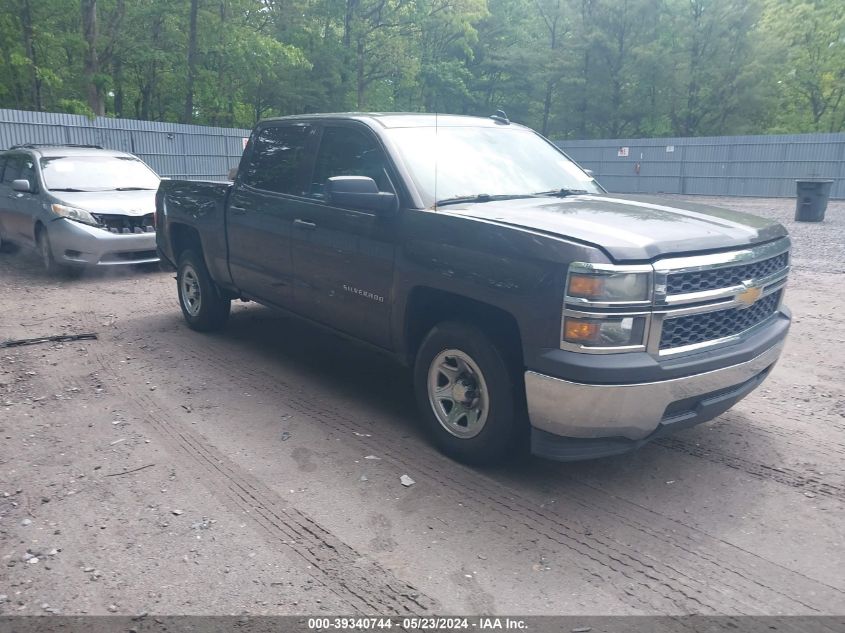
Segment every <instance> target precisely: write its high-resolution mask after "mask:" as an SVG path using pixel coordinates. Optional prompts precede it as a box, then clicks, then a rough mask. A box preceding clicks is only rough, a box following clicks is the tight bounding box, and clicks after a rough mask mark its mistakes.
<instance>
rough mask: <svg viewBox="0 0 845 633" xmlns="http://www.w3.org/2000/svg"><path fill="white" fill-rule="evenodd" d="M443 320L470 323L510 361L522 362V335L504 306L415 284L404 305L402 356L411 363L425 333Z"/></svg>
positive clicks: (521, 363)
mask: <svg viewBox="0 0 845 633" xmlns="http://www.w3.org/2000/svg"><path fill="white" fill-rule="evenodd" d="M443 321H461V322H463V323H468V324H470V325H474V326H476V327H478V328H479V329H480V330H482V331H483V332H484V333H485V334H487V335H488V336H490V337H491V338H492V339H493V340H495V341H496V342H497V343H499V344H500V345H501V346H502V351H503V352H504V353H505V354H506V355H507V357H508V358H507V359H508V360H509V361H510V362H513V363H516V364H519V365H520V366H522V365H524V361H523V353H522V335H521V333H520V330H519V324H518V322H517V320H516V318H515V317H514V316H513V315H512V314H511V313H510V312H508V311H507V310H504V309H502V308H500V307H498V306H494V305H492V304H489V303H485V302H483V301H478V300H476V299H471V298H469V297H465V296H463V295H459V294H456V293H452V292H448V291H445V290H440V289H437V288H431V287H428V286H417V287H415V288H413V289H412V290H411V292H410V293H409V295H408V300H407V302H406V305H405V327H404V336H403V341H402V342H403V350H404V354H403V356H404V359H405V361H406V362H407V363H408V364H413V362H414V359H415V357H416V354H417V350H419V347H420V344H421V343H422V341H423V339H424V338H425V336H426V334H428V332H429V331H430V330H431V328H433V327H434V326H435V325H437V324H438V323H441V322H443Z"/></svg>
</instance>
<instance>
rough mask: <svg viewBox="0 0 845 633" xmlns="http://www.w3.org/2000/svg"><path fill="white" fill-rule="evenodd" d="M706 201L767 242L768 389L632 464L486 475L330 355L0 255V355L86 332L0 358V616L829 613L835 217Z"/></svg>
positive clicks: (380, 387) (839, 466)
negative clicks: (779, 265)
mask: <svg viewBox="0 0 845 633" xmlns="http://www.w3.org/2000/svg"><path fill="white" fill-rule="evenodd" d="M717 202H719V203H721V204H724V205H726V206H730V207H735V208H742V209H749V210H752V211H754V212H756V213H759V214H761V215H766V216H770V217H775V218H777V219H779V220H781V221H784V222H785V223H786V224H787V225H788V226H789V228H790V230H791V232H792V235H793V239H794V244H795V253H794V272H793V275H792V278H791V281H790V286H789V291H788V294H787V301H788V303H789V305H790V306H791V308H792V309H793V311H794V314H795V323H794V326H793V331H792V334H791V338H790V340H789V342H788V345H787V348H786V352H785V356H784V357H783V358H782V360H781V362H780V364H779V365H778V367H777V368H776V370H775V371H774V373H773V374H772V376H771V378H770V379H769V380H768V381H767V382H766V383H765V384H764V385H763V387H762V388H761V389H760V390H758V391H757V392H756V393H754V394H752V395H751V396H750V397H749V398H748V399H746V400H745V401H743V402H742V403H740V404H739V405H738V406H737V407H736V408H735V409H734V410H732V411H730V412H729V413H727V414H726V415H723V416H722V417H720V418H719V419H717V420H715V421H714V422H711V423H709V424H705V425H702V426H699V427H697V428H694V429H692V430H688V431H685V432H681V433H679V434H677V435H675V436H673V437H671V438H669V439H665V440H661V441H659V442H657V443H655V444H653V445H651V446H648V447H646V448H644V449H643V450H640V451H638V452H636V453H634V454H630V455H627V456H623V457H614V458H610V459H603V460H598V461H593V462H588V463H576V464H557V463H551V462H544V461H541V460H536V459H531V460H526V461H525V462H522V463H519V464H515V465H512V466H509V467H508V468H503V469H496V470H487V471H482V470H475V469H471V468H468V467H464V466H461V465H459V464H456V463H454V462H451V461H449V460H448V459H446V458H444V457H442V456H441V455H439V454H438V453H437V452H435V450H434V449H433V448H431V447H430V446H429V444H428V443H427V442H426V441H425V439H424V438H423V437H422V435H421V433H420V431H419V430H418V428H417V426H416V423H415V415H414V404H413V399H412V392H411V389H410V386H409V383H410V381H409V377H408V375H407V373H406V372H405V371H404V370H402V369H401V368H398V367H396V366H395V365H393V364H391V362H390V361H388V360H386V359H384V358H382V357H380V356H377V355H374V354H372V353H371V352H368V351H366V350H364V349H362V348H360V347H358V346H356V345H353V344H350V343H348V342H345V341H343V340H341V339H339V338H334V337H332V336H327V335H325V334H324V333H322V332H319V331H316V330H314V329H312V328H310V327H309V326H307V325H303V324H301V323H299V322H297V321H295V320H291V319H287V318H283V317H281V316H279V315H277V314H274V313H273V312H271V311H269V310H267V309H264V308H262V307H259V306H256V305H252V304H238V305H237V306H236V308H235V310H234V314H233V318H232V321H231V324H230V327H229V328H228V330H227V331H226V332H224V333H221V334H218V335H201V334H197V333H194V332H191V331H189V330H188V329H187V328H186V327H185V326H184V325H183V323H182V318H181V315H180V313H179V309H178V306H177V303H176V296H175V284H174V282H173V276H172V274H169V273H164V272H158V271H155V272H150V271H146V272H143V271H123V272H119V273H113V274H109V275H103V274H92V275H87V276H85V277H83V278H81V279H76V280H62V279H50V278H47V277H45V276H44V275H43V274H42V273H41V272H40V270H39V269H38V260H37V259H36V258H35V257H33V256H30V255H27V254H25V253H17V254H4V255H2V256H0V340H3V339H16V338H23V337H35V336H42V335H51V334H65V333H79V332H91V331H93V332H97V333H98V334H99V339H98V340H96V341H80V342H73V343H62V344H55V343H54V344H46V345H36V346H29V347H18V348H8V349H0V361H2V364H0V613H5V614H21V613H24V614H36V613H45V612H54V613H63V614H83V613H88V614H100V613H109V612H112V613H125V614H135V613H138V612H144V611H146V612H150V613H166V614H186V613H187V614H194V613H197V614H198V613H213V614H240V613H254V614H263V613H268V614H291V613H310V614H319V613H353V612H358V613H360V612H365V613H395V614H401V613H408V612H416V613H426V612H434V611H437V612H445V613H461V614H480V613H486V614H492V613H520V614H526V615H527V614H639V613H649V614H658V613H659V614H678V613H691V612H695V613H705V614H710V613H729V614H817V613H826V614H842V613H845V568H843V565H842V552H843V547H845V511H843V510H845V508H844V507H843V502H845V469H843V457H845V380H843V366H844V365H845V284H843V280H845V277H844V276H843V273H845V203H841V202H840V203H833V204H831V206H830V208H829V210H828V220H827V221H826V222H825V223H823V224H818V225H811V224H804V225H795V224H794V223H793V222H792V221H791V219H790V218H791V215H792V209H793V205H794V202H792V201H789V200H738V199H729V200H719V201H717ZM133 470H134V472H129V471H133ZM405 474H407V475H409V476H411V477H412V478H413V479H414V480H415V481H416V484H415V485H413V486H411V487H407V488H406V487H403V486H402V485H401V484H400V482H399V478H400V476H401V475H405Z"/></svg>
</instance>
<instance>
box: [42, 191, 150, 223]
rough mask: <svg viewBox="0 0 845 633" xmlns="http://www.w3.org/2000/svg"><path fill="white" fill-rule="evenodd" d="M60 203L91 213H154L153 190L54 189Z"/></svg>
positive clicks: (130, 214)
mask: <svg viewBox="0 0 845 633" xmlns="http://www.w3.org/2000/svg"><path fill="white" fill-rule="evenodd" d="M50 195H52V196H53V197H54V198H56V200H57V201H58V202H60V203H62V204H66V205H68V206H71V207H79V208H80V209H85V210H86V211H91V212H92V213H104V214H110V215H128V216H131V217H139V216H142V215H147V214H149V213H155V209H156V202H155V200H156V192H155V190H152V191H149V190H143V191H78V192H77V191H56V192H51V194H50Z"/></svg>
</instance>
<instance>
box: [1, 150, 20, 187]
mask: <svg viewBox="0 0 845 633" xmlns="http://www.w3.org/2000/svg"><path fill="white" fill-rule="evenodd" d="M22 163H23V156H8V157H7V158H6V168H5V169H4V170H3V182H4V183H6V184H12V181H13V180H17V179H18V178H20V177H21V176H20V174H21V164H22Z"/></svg>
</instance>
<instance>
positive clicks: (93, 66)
mask: <svg viewBox="0 0 845 633" xmlns="http://www.w3.org/2000/svg"><path fill="white" fill-rule="evenodd" d="M80 4H81V9H82V36H83V37H84V38H85V44H86V46H87V47H86V49H85V59H84V62H83V68H84V75H85V89H86V93H87V96H88V107H89V108H91V110H92V111H93V112H94V114H95V115H97V116H103V115H104V114H105V113H106V111H105V100H104V99H103V91H102V89H101V88H100V87H99V86H98V85H97V80H98V75H99V74H100V59H99V57H98V56H97V0H81V2H80Z"/></svg>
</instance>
